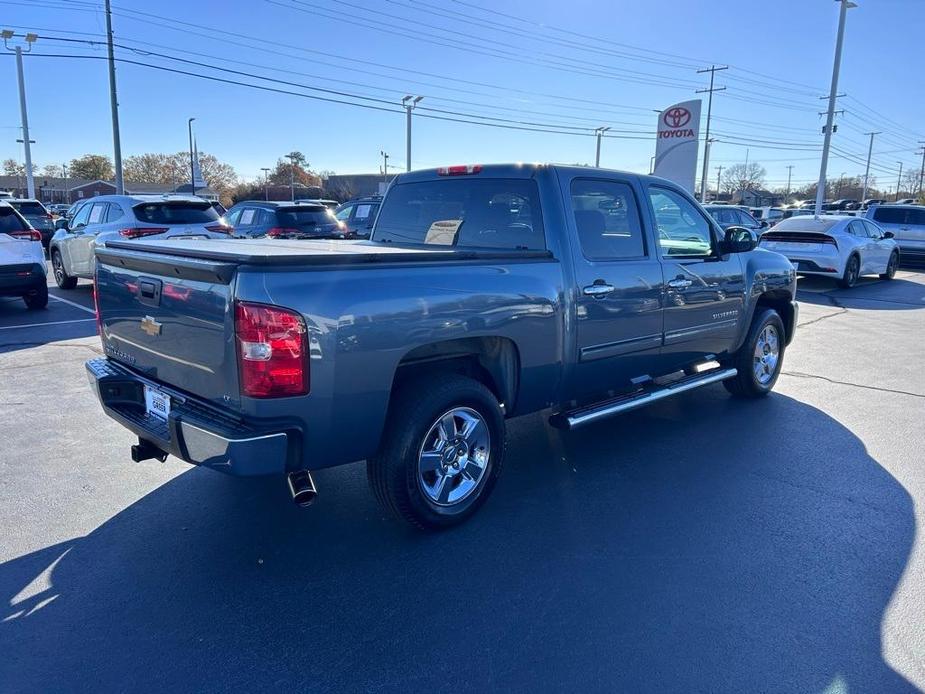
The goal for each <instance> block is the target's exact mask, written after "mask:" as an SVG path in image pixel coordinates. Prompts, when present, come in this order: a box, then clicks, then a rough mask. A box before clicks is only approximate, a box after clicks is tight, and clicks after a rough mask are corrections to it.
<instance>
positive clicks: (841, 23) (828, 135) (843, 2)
mask: <svg viewBox="0 0 925 694" xmlns="http://www.w3.org/2000/svg"><path fill="white" fill-rule="evenodd" d="M838 3H839V5H840V8H839V13H838V37H837V38H836V39H835V61H834V63H833V65H832V84H831V86H830V88H829V109H828V113H827V114H826V118H825V139H824V140H823V143H822V162H821V164H820V166H819V184H818V185H817V186H816V208H815V210H814V216H815V217H816V218H817V219H818V218H819V215H820V214H821V213H822V203H823V201H824V200H825V177H826V169H827V168H828V165H829V147H830V146H831V144H832V124H833V122H834V120H835V99H837V98H838V72H839V70H841V50H842V44H843V43H844V39H845V18H846V17H847V15H848V8H851V7H857V5H856V4H855V3H853V2H851V0H838Z"/></svg>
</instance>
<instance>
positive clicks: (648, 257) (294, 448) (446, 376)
mask: <svg viewBox="0 0 925 694" xmlns="http://www.w3.org/2000/svg"><path fill="white" fill-rule="evenodd" d="M795 291H796V274H795V271H794V268H793V266H792V265H791V264H790V262H789V261H788V260H786V259H785V258H784V257H783V256H781V255H778V254H776V253H773V252H770V251H765V250H761V249H758V248H756V239H755V237H754V235H753V233H752V232H751V231H749V230H746V229H743V228H737V227H733V228H730V229H726V230H725V231H723V230H722V229H721V228H720V227H719V226H718V225H717V223H716V222H715V221H713V219H712V218H711V217H710V216H709V215H708V214H706V213H705V212H704V211H703V209H702V208H701V207H700V206H699V205H698V204H697V202H695V201H694V200H693V198H691V197H690V195H688V194H687V193H686V192H684V191H683V190H681V189H680V188H678V187H677V186H675V185H673V184H672V183H670V182H668V181H665V180H662V179H658V178H654V177H649V176H640V175H636V174H629V173H622V172H619V171H608V170H603V169H593V168H581V167H560V166H546V165H492V166H484V167H481V166H461V167H448V168H443V169H436V170H428V171H417V172H413V173H408V174H405V175H402V176H399V177H398V178H397V179H395V181H394V182H393V183H392V185H391V186H390V188H389V190H388V192H387V194H386V196H385V199H384V200H383V202H382V207H381V209H380V211H379V214H378V218H377V219H376V222H375V225H374V228H373V231H372V235H371V238H370V239H369V240H368V241H310V240H309V241H295V240H293V241H280V240H237V239H228V240H201V241H194V240H190V241H169V240H168V241H161V242H146V241H133V242H118V241H116V242H112V243H109V244H107V246H106V247H105V248H102V249H98V250H97V265H96V293H95V296H96V300H97V312H98V315H99V320H100V332H101V338H102V342H103V348H104V350H105V354H106V356H105V358H100V359H94V360H91V361H89V362H87V371H88V374H89V377H90V382H91V384H92V387H93V390H94V391H95V393H96V395H97V396H98V397H99V400H100V402H101V403H102V406H103V409H104V410H105V411H106V413H107V414H108V415H109V416H111V417H112V418H114V419H115V420H117V421H118V422H120V423H121V424H122V425H124V426H125V427H126V428H128V429H130V430H131V431H132V432H134V433H135V434H136V435H137V437H138V443H137V444H136V445H134V446H133V447H132V457H133V459H135V460H136V461H140V460H145V459H150V458H156V459H160V460H163V459H164V458H165V457H166V455H167V454H168V453H169V454H172V455H174V456H177V457H180V458H182V459H183V460H186V461H188V462H190V463H194V464H197V465H204V466H207V467H211V468H214V469H216V470H220V471H222V472H226V473H229V474H234V475H267V474H277V475H280V477H283V476H284V475H285V476H287V477H288V482H289V487H290V490H291V492H292V496H293V498H294V500H295V501H296V502H297V503H299V504H306V503H308V502H310V501H311V499H313V498H314V496H315V493H316V491H315V485H314V482H313V480H312V477H311V472H310V471H312V470H317V469H319V468H324V467H329V466H333V465H340V464H342V463H348V462H351V461H357V460H366V461H367V471H368V477H369V482H370V485H371V487H372V489H373V491H374V493H375V495H376V496H377V498H378V499H379V501H380V502H381V503H382V505H383V506H384V507H385V508H386V509H388V510H389V511H391V512H393V513H394V514H395V515H397V516H398V517H401V518H404V519H405V520H407V521H409V522H411V523H413V524H415V525H418V526H420V527H425V528H433V527H443V526H447V525H452V524H454V523H458V522H460V521H462V520H463V519H465V518H466V517H468V516H469V515H471V514H472V513H473V512H474V511H475V510H476V509H477V508H478V507H479V505H480V504H481V503H482V502H484V500H485V499H486V497H487V496H488V495H489V493H490V491H491V489H492V487H493V486H494V484H495V482H496V480H497V478H498V475H499V474H500V472H501V465H502V460H503V457H504V450H505V420H506V419H507V418H509V417H515V416H519V415H524V414H527V413H531V412H537V411H541V410H546V411H548V412H549V414H550V417H551V419H550V421H551V423H552V424H553V425H554V426H558V427H563V428H567V429H575V428H577V427H580V426H582V425H585V424H588V423H590V422H594V421H597V420H599V419H602V418H604V417H608V416H611V415H614V414H617V413H620V412H624V411H626V410H630V409H633V408H635V407H639V406H642V405H646V404H648V403H651V402H653V401H656V400H659V399H662V398H664V397H668V396H671V395H674V394H676V393H681V392H684V391H687V390H690V389H693V388H697V387H700V386H705V385H708V384H712V383H717V382H720V381H721V382H723V384H724V385H725V386H726V387H727V389H728V390H729V391H730V392H731V393H732V394H733V395H736V396H742V397H759V396H763V395H766V394H767V393H768V392H769V391H770V390H771V388H772V387H773V386H774V383H775V381H776V380H777V377H778V374H779V373H780V369H781V364H782V359H783V355H784V350H785V348H786V345H787V344H789V342H790V341H791V339H792V338H793V333H794V329H795V326H796V319H797V305H796V303H795V302H794V294H795Z"/></svg>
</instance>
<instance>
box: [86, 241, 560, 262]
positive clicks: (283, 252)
mask: <svg viewBox="0 0 925 694" xmlns="http://www.w3.org/2000/svg"><path fill="white" fill-rule="evenodd" d="M110 249H113V250H120V251H122V250H125V251H136V252H143V253H145V254H148V253H156V254H160V255H169V256H174V257H180V258H196V259H200V260H211V261H216V262H220V263H232V264H238V265H343V264H348V265H353V264H360V263H386V262H387V263H407V262H427V261H434V260H486V261H492V260H521V259H533V260H541V259H544V258H551V257H552V254H551V253H550V252H549V251H545V250H506V249H492V248H485V249H479V248H475V249H473V248H454V247H452V246H410V245H409V246H405V245H401V246H400V245H396V244H392V243H376V242H373V241H365V240H362V241H341V240H331V241H327V240H290V241H286V240H280V239H189V240H183V241H181V240H177V241H112V242H109V243H107V244H106V247H105V248H99V249H97V255H99V256H101V257H104V258H105V256H106V254H107V251H108V250H110Z"/></svg>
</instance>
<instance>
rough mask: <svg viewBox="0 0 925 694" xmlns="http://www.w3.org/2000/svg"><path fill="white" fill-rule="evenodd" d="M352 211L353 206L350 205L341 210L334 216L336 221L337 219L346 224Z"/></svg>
mask: <svg viewBox="0 0 925 694" xmlns="http://www.w3.org/2000/svg"><path fill="white" fill-rule="evenodd" d="M352 211H353V205H350V206H348V207H345V208H344V209H342V210H341V211H340V212H338V213H337V214H335V215H334V216H335V217H337V219H339V220H340V221H342V222H346V221H347V220H348V219H350V213H351V212H352Z"/></svg>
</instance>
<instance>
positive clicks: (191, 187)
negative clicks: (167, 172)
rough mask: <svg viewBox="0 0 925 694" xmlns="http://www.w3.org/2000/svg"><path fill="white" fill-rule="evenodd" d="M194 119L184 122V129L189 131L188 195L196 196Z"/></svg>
mask: <svg viewBox="0 0 925 694" xmlns="http://www.w3.org/2000/svg"><path fill="white" fill-rule="evenodd" d="M194 120H196V119H195V118H190V119H189V120H188V121H187V122H186V127H187V129H188V130H189V192H190V195H195V194H196V169H195V167H194V166H193V121H194Z"/></svg>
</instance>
